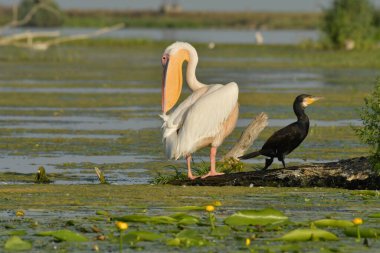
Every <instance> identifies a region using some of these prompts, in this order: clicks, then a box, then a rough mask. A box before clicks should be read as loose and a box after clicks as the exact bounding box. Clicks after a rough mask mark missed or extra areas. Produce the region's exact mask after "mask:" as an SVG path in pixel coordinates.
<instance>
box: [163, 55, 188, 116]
mask: <svg viewBox="0 0 380 253" xmlns="http://www.w3.org/2000/svg"><path fill="white" fill-rule="evenodd" d="M185 60H187V61H189V52H188V51H187V50H185V49H180V50H178V51H177V52H175V53H174V54H170V55H169V54H166V55H164V56H163V57H162V66H163V68H164V72H163V75H162V112H163V113H164V114H165V113H166V112H167V111H169V110H170V109H172V108H173V106H174V105H175V104H176V103H177V101H178V99H179V96H180V95H181V90H182V64H183V62H184V61H185Z"/></svg>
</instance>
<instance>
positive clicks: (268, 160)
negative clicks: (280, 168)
mask: <svg viewBox="0 0 380 253" xmlns="http://www.w3.org/2000/svg"><path fill="white" fill-rule="evenodd" d="M272 163H273V157H271V158H268V159H265V167H264V168H263V170H266V169H268V167H269V166H270V165H271V164H272Z"/></svg>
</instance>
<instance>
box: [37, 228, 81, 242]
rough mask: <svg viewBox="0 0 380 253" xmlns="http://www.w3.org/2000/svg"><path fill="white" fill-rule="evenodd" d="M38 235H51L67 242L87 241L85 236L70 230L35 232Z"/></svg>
mask: <svg viewBox="0 0 380 253" xmlns="http://www.w3.org/2000/svg"><path fill="white" fill-rule="evenodd" d="M37 235H39V236H53V237H54V238H56V239H57V240H59V241H67V242H87V241H88V239H87V237H85V236H83V235H81V234H79V233H76V232H73V231H71V230H67V229H63V230H56V231H45V232H39V233H37Z"/></svg>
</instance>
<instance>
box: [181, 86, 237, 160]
mask: <svg viewBox="0 0 380 253" xmlns="http://www.w3.org/2000/svg"><path fill="white" fill-rule="evenodd" d="M238 95H239V88H238V86H237V84H236V83H234V82H232V83H229V84H226V85H213V86H211V87H210V88H209V89H208V90H207V92H206V93H204V94H203V95H202V96H201V97H200V98H199V99H198V100H197V101H196V102H195V103H194V104H193V105H192V106H191V107H190V108H189V110H188V111H187V112H186V113H185V114H184V115H183V117H184V118H183V119H184V121H183V125H182V127H181V129H180V131H179V133H178V142H177V152H176V158H179V157H180V156H183V155H187V154H190V153H192V152H194V151H195V149H196V148H197V147H196V145H197V143H199V142H200V141H202V140H203V139H205V138H209V137H214V136H216V135H217V134H218V133H219V132H220V131H221V128H222V127H223V123H224V122H225V121H226V120H227V118H228V116H229V115H230V113H231V112H232V110H233V109H234V107H235V106H236V103H237V100H238Z"/></svg>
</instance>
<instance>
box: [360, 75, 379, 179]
mask: <svg viewBox="0 0 380 253" xmlns="http://www.w3.org/2000/svg"><path fill="white" fill-rule="evenodd" d="M364 103H365V105H364V107H363V108H362V111H361V114H360V117H361V119H362V121H363V125H364V127H363V128H358V129H355V130H356V133H357V134H358V135H359V137H360V139H361V140H362V141H363V142H364V143H366V144H368V145H370V146H371V147H372V159H371V160H372V163H373V165H374V168H375V169H376V170H377V171H379V172H380V78H378V79H377V82H376V85H375V89H374V91H373V93H372V94H371V95H370V96H369V97H367V98H365V99H364Z"/></svg>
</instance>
